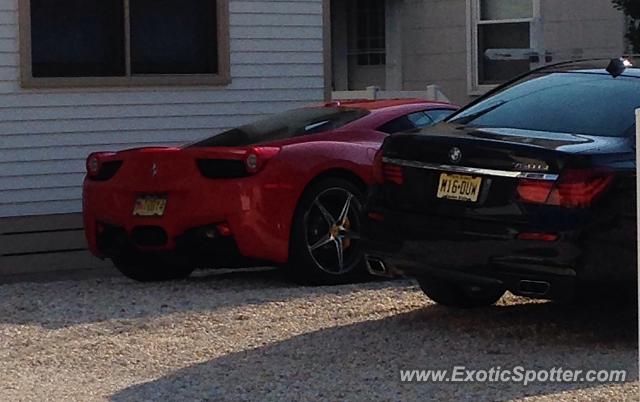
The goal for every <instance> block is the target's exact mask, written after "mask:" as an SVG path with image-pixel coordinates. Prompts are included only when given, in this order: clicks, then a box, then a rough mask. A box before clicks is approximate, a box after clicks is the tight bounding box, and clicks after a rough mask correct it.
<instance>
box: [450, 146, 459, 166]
mask: <svg viewBox="0 0 640 402" xmlns="http://www.w3.org/2000/svg"><path fill="white" fill-rule="evenodd" d="M449 159H450V160H451V162H453V163H458V162H460V161H461V160H462V151H461V150H460V148H458V147H453V148H451V150H450V151H449Z"/></svg>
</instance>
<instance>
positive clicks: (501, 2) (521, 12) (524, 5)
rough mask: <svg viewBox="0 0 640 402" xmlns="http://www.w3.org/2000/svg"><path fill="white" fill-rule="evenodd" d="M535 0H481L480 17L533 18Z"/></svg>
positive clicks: (483, 18)
mask: <svg viewBox="0 0 640 402" xmlns="http://www.w3.org/2000/svg"><path fill="white" fill-rule="evenodd" d="M532 17H533V0H480V19H481V20H483V21H486V20H508V19H514V18H532Z"/></svg>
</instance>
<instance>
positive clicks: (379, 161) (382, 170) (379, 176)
mask: <svg viewBox="0 0 640 402" xmlns="http://www.w3.org/2000/svg"><path fill="white" fill-rule="evenodd" d="M373 181H374V183H376V184H385V183H393V184H398V185H402V184H403V183H404V173H403V170H402V166H399V165H394V164H393V163H388V162H384V161H383V158H382V151H378V153H376V156H375V158H374V161H373Z"/></svg>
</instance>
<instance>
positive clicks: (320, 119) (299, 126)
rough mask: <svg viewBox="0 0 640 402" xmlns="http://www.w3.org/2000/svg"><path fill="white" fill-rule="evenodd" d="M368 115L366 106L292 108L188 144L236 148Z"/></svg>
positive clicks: (323, 129)
mask: <svg viewBox="0 0 640 402" xmlns="http://www.w3.org/2000/svg"><path fill="white" fill-rule="evenodd" d="M368 114H369V111H368V110H365V109H357V108H343V107H318V108H303V109H295V110H290V111H287V112H284V113H279V114H276V115H273V116H271V117H268V118H266V119H263V120H260V121H257V122H255V123H252V124H247V125H244V126H241V127H238V128H234V129H232V130H229V131H225V132H223V133H220V134H216V135H214V136H212V137H209V138H207V139H204V140H202V141H199V142H196V143H195V144H192V145H190V146H191V147H225V146H226V147H236V146H247V145H255V144H260V143H264V142H271V141H279V140H286V139H290V138H294V137H298V136H302V135H309V134H318V133H323V132H327V131H331V130H336V129H338V128H340V127H343V126H345V125H347V124H349V123H351V122H353V121H355V120H358V119H361V118H362V117H364V116H366V115H368Z"/></svg>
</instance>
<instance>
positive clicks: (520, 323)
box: [112, 303, 638, 401]
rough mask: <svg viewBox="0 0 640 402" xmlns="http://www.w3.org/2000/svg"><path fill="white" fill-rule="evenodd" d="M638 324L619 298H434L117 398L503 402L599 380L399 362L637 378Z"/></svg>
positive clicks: (217, 362)
mask: <svg viewBox="0 0 640 402" xmlns="http://www.w3.org/2000/svg"><path fill="white" fill-rule="evenodd" d="M636 323H637V312H636V311H635V309H633V308H632V309H626V310H622V309H620V308H618V307H615V306H604V307H597V306H589V307H588V308H582V309H580V308H575V307H567V306H562V305H557V304H554V303H540V304H520V305H510V306H499V307H492V308H487V309H481V310H471V311H455V310H449V309H446V308H441V307H437V306H429V307H425V308H424V309H420V310H416V311H413V312H410V313H405V314H400V315H397V316H393V317H389V318H386V319H382V320H379V321H370V322H363V323H359V324H355V325H350V326H345V327H336V328H330V329H326V330H322V331H318V332H314V333H309V334H305V335H301V336H298V337H294V338H292V339H289V340H287V341H284V342H281V343H276V344H271V345H268V346H265V347H262V348H257V349H253V350H249V351H246V352H241V353H235V354H231V355H227V356H225V357H222V358H219V359H215V360H211V361H209V362H206V363H203V364H198V365H194V366H191V367H188V368H186V369H183V370H180V371H177V372H175V373H173V374H171V375H168V376H166V377H163V378H160V379H157V380H155V381H152V382H149V383H146V384H141V385H136V386H133V387H130V388H127V389H124V390H122V391H121V392H118V393H117V394H115V395H113V396H112V400H113V401H138V400H188V399H198V400H202V399H208V400H469V401H480V400H499V401H503V400H504V401H506V400H511V399H515V398H523V397H526V396H542V395H547V396H549V395H555V394H557V393H559V392H562V391H571V390H584V391H586V392H588V391H589V390H592V388H596V387H598V385H595V384H584V383H574V384H558V383H555V384H554V383H547V384H534V385H529V386H528V387H524V386H523V385H522V384H516V383H489V384H480V383H457V384H451V383H449V384H446V383H420V384H416V383H411V384H410V383H401V382H400V374H399V370H401V369H448V370H451V369H452V368H453V367H455V366H465V367H467V368H469V369H472V370H478V369H480V370H482V369H486V370H488V369H490V368H491V367H494V366H499V367H502V368H503V369H505V368H514V367H517V366H523V367H525V368H526V369H532V370H540V369H551V368H553V367H563V368H565V369H579V370H589V369H598V370H602V369H622V370H628V377H627V381H628V382H631V381H636V380H637V378H638V366H637V363H638V362H637V339H638V338H637V324H636ZM636 391H637V389H636V388H635V387H634V388H633V392H636ZM634 397H635V396H629V398H630V399H631V398H634ZM584 398H585V397H584V395H583V396H582V398H578V399H584Z"/></svg>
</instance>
